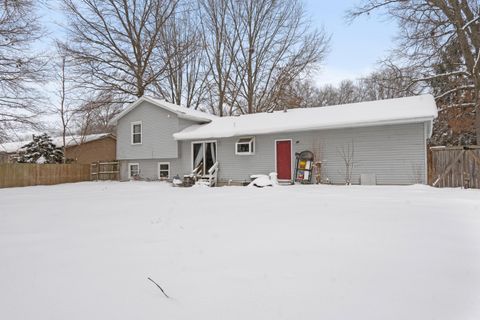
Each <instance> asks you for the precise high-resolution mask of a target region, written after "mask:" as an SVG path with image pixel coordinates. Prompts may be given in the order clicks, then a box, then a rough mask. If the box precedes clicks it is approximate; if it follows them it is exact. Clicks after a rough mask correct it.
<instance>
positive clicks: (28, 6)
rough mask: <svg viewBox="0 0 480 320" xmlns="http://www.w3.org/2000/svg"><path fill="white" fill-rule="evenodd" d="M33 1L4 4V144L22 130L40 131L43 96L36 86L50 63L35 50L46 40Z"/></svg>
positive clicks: (0, 94) (0, 13)
mask: <svg viewBox="0 0 480 320" xmlns="http://www.w3.org/2000/svg"><path fill="white" fill-rule="evenodd" d="M36 9H37V8H36V2H35V1H31V0H22V1H8V0H0V140H2V139H6V138H7V136H8V134H9V133H10V132H11V131H12V130H15V129H18V128H19V127H23V128H25V127H38V126H39V123H38V118H36V117H35V116H36V115H37V113H38V104H39V101H40V100H41V98H42V97H41V95H40V94H39V92H38V90H36V87H35V85H37V84H38V83H41V82H42V81H43V80H44V73H43V71H45V67H46V63H45V61H44V60H43V59H42V58H41V57H40V56H39V55H38V54H36V53H34V52H33V51H32V49H31V45H32V44H33V43H34V42H35V41H36V40H38V39H39V38H40V37H41V36H42V34H43V33H42V29H41V26H40V24H39V20H38V15H37V14H36Z"/></svg>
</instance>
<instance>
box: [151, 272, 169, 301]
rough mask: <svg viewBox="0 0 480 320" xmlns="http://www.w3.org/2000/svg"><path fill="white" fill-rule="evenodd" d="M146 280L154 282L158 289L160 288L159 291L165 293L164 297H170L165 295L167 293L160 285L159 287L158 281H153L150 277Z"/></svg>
mask: <svg viewBox="0 0 480 320" xmlns="http://www.w3.org/2000/svg"><path fill="white" fill-rule="evenodd" d="M147 279H148V280H150V281H152V282H153V283H155V285H156V286H157V287H158V289H160V291H162V293H163V294H164V295H165V297H167V298H170V297H169V296H167V294H166V293H165V291H163V289H162V287H160V285H159V284H158V283H156V282H155V281H153V280H152V279H151V278H150V277H148V278H147Z"/></svg>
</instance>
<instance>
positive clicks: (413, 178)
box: [112, 95, 437, 185]
mask: <svg viewBox="0 0 480 320" xmlns="http://www.w3.org/2000/svg"><path fill="white" fill-rule="evenodd" d="M436 116H437V108H436V104H435V101H434V98H433V97H432V96H431V95H420V96H414V97H407V98H398V99H390V100H380V101H373V102H362V103H355V104H347V105H338V106H331V107H320V108H308V109H289V110H286V111H277V112H272V113H257V114H249V115H242V116H229V117H216V116H213V115H210V114H207V113H203V112H200V111H196V110H190V109H187V108H184V107H181V106H177V105H174V104H170V103H168V102H165V101H162V100H156V99H153V98H149V97H142V98H139V99H138V100H137V101H136V102H134V103H133V104H131V105H130V106H129V107H128V108H126V109H125V110H124V111H123V112H121V113H120V114H119V115H117V116H116V117H115V118H114V119H113V120H112V122H113V123H114V124H116V125H117V142H118V143H117V160H119V161H120V167H121V174H120V176H121V179H123V180H127V179H130V178H132V177H135V176H139V177H140V178H144V179H171V178H172V177H173V176H175V175H179V176H181V177H183V176H184V175H188V174H191V173H192V172H193V171H194V170H195V171H196V173H197V174H200V175H202V174H203V175H206V174H207V173H208V172H209V169H212V167H218V180H219V183H234V182H245V181H249V180H250V176H251V175H253V174H268V173H270V172H277V174H278V179H279V180H284V181H291V180H292V179H293V178H294V172H295V170H294V167H295V163H296V162H295V154H296V153H299V152H301V151H305V150H310V151H312V152H313V153H314V154H315V155H316V158H317V160H320V161H321V162H322V164H321V175H322V180H323V181H328V182H330V183H335V184H343V183H345V171H346V170H347V168H346V164H345V162H346V161H345V160H346V159H345V157H346V153H348V155H347V157H351V159H350V160H351V163H350V164H353V168H352V174H351V182H352V183H360V178H361V177H368V178H369V179H370V180H371V179H372V177H373V178H374V183H376V184H396V185H402V184H413V183H426V181H427V164H426V163H427V154H426V150H427V148H426V142H427V139H428V138H429V137H430V136H431V134H432V123H433V120H434V118H435V117H436Z"/></svg>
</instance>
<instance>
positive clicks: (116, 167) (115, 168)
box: [90, 161, 120, 180]
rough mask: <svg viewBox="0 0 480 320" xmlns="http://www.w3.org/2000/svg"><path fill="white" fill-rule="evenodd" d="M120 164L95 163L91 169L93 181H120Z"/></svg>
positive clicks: (116, 162) (111, 162) (112, 162)
mask: <svg viewBox="0 0 480 320" xmlns="http://www.w3.org/2000/svg"><path fill="white" fill-rule="evenodd" d="M119 173H120V164H119V162H118V161H110V162H93V163H92V164H91V167H90V176H91V179H92V180H119V179H120V176H119Z"/></svg>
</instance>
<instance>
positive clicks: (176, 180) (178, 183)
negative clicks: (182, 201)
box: [172, 178, 183, 187]
mask: <svg viewBox="0 0 480 320" xmlns="http://www.w3.org/2000/svg"><path fill="white" fill-rule="evenodd" d="M172 184H173V186H175V187H178V186H181V185H182V184H183V181H182V180H181V179H180V178H173V180H172Z"/></svg>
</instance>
